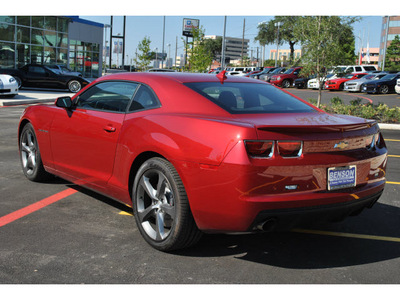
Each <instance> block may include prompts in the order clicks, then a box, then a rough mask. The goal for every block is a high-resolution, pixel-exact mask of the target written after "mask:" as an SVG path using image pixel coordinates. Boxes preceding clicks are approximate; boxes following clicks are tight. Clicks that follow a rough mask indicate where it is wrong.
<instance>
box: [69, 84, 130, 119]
mask: <svg viewBox="0 0 400 300" xmlns="http://www.w3.org/2000/svg"><path fill="white" fill-rule="evenodd" d="M137 87H138V84H137V83H133V82H119V81H109V82H102V83H99V84H96V85H95V86H93V87H91V88H90V89H88V90H87V91H85V92H84V93H83V94H82V95H80V96H79V99H78V102H77V107H81V108H86V109H96V110H105V111H113V112H125V111H126V108H127V106H128V104H129V102H130V101H131V99H132V96H133V94H134V93H135V91H136V88H137Z"/></svg>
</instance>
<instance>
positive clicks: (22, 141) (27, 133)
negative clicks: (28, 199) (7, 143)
mask: <svg viewBox="0 0 400 300" xmlns="http://www.w3.org/2000/svg"><path fill="white" fill-rule="evenodd" d="M19 152H20V160H21V165H22V171H23V172H24V175H25V176H26V178H28V179H29V180H31V181H36V182H45V181H49V179H51V178H52V177H53V176H52V175H51V174H50V173H47V172H46V170H45V169H44V167H43V163H42V157H41V155H40V150H39V144H38V141H37V138H36V134H35V130H34V129H33V126H32V124H31V123H27V124H26V125H25V126H24V128H23V129H22V131H21V134H20V137H19Z"/></svg>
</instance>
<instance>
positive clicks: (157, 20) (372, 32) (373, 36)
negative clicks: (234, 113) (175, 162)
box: [80, 15, 382, 58]
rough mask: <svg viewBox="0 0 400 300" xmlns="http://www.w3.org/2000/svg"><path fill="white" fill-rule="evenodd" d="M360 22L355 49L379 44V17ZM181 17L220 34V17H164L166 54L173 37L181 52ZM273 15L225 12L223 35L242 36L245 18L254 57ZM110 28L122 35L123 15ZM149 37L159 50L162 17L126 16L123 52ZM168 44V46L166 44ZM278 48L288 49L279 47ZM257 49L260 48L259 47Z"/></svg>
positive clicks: (102, 18)
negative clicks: (260, 30) (259, 36)
mask: <svg viewBox="0 0 400 300" xmlns="http://www.w3.org/2000/svg"><path fill="white" fill-rule="evenodd" d="M80 17H81V18H84V19H87V20H92V21H95V22H99V23H103V24H110V16H104V15H103V16H85V15H80ZM361 17H362V19H361V21H360V22H357V23H356V24H355V25H354V34H355V35H356V36H359V38H356V50H358V48H359V46H360V44H361V40H363V46H364V47H366V46H367V40H368V36H369V46H370V47H379V40H380V31H381V24H382V16H361ZM183 18H193V19H199V20H200V26H201V27H203V29H204V30H205V34H206V35H221V36H222V35H223V28H224V16H222V15H220V16H204V15H202V16H195V15H182V16H172V15H167V16H166V17H165V42H164V50H165V52H166V53H168V52H169V51H170V53H171V56H172V57H173V56H174V54H175V48H176V38H178V48H177V53H178V55H179V54H182V53H183V42H182V38H183V36H182V24H183ZM272 18H273V16H248V15H247V16H246V15H243V16H242V15H240V16H239V15H227V24H226V36H229V37H237V38H241V37H242V35H243V20H244V19H245V20H246V21H245V38H246V39H249V40H250V48H253V49H254V52H253V53H254V56H255V55H256V54H255V53H256V47H259V46H260V45H259V44H258V42H256V41H255V40H254V38H255V37H256V35H257V32H258V30H257V25H258V23H260V22H262V21H268V20H270V19H272ZM113 22H114V31H113V34H114V35H117V34H118V33H120V34H121V35H122V33H123V31H122V24H123V17H122V16H121V15H119V16H114V21H113ZM145 36H147V37H149V38H150V40H151V48H152V49H153V50H155V49H156V48H157V49H158V51H159V52H161V49H162V40H163V16H154V15H153V16H151V15H148V16H129V15H128V16H127V21H126V48H125V51H126V55H128V56H129V58H132V57H133V55H134V53H135V51H136V48H137V46H138V44H139V42H140V41H141V40H142V39H143V38H144V37H145ZM107 40H109V29H108V33H107ZM168 44H170V45H171V46H170V47H168V46H167V45H168ZM275 48H276V47H275V45H267V46H266V54H265V55H266V56H265V57H266V58H268V57H269V51H270V50H271V49H275ZM281 48H288V46H287V45H286V46H283V47H281ZM260 51H261V49H260Z"/></svg>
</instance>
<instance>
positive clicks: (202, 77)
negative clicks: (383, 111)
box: [18, 73, 387, 251]
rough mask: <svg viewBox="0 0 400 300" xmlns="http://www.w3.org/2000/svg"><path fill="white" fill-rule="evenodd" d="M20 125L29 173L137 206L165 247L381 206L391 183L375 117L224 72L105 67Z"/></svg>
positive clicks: (146, 230) (29, 112) (145, 232)
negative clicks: (324, 106)
mask: <svg viewBox="0 0 400 300" xmlns="http://www.w3.org/2000/svg"><path fill="white" fill-rule="evenodd" d="M18 132H19V133H18V137H19V152H20V158H21V162H22V168H23V171H24V173H25V175H26V177H27V178H28V179H30V180H33V181H44V180H47V179H49V178H50V177H51V176H49V175H50V174H52V175H56V176H59V177H62V178H64V179H66V180H68V181H71V182H74V183H76V184H79V185H82V186H85V187H87V188H89V189H93V190H95V191H97V192H99V193H102V194H105V195H107V196H109V197H111V198H113V199H116V200H118V201H121V202H123V203H125V204H127V205H129V206H131V207H132V208H133V212H134V216H135V219H136V222H137V226H138V228H139V230H140V232H141V234H142V236H143V237H144V239H145V240H146V241H147V242H148V243H149V244H150V245H152V246H153V247H154V248H156V249H159V250H162V251H171V250H175V249H179V248H184V247H188V246H191V245H193V244H194V243H196V242H197V241H198V240H199V238H200V237H201V235H202V233H203V232H243V231H257V230H258V231H261V230H263V231H269V230H275V229H287V228H290V227H293V226H299V225H300V224H304V223H307V222H308V221H310V220H312V221H316V220H322V221H332V220H339V219H342V218H344V217H346V216H348V215H355V214H357V213H359V212H361V210H362V209H363V208H365V207H372V205H373V204H374V203H375V202H376V201H377V200H378V198H379V197H380V195H381V194H382V192H383V189H384V185H385V168H386V163H387V149H386V145H385V142H384V139H383V137H382V135H381V133H380V131H379V128H378V125H377V123H376V122H375V121H372V120H364V119H360V118H356V117H352V116H343V115H332V114H328V113H325V112H323V111H321V110H320V109H318V108H316V107H314V106H312V105H310V104H309V103H307V102H305V101H303V100H301V99H299V98H297V97H295V96H293V95H291V94H290V93H288V92H286V91H283V90H281V89H280V88H277V87H275V86H273V85H270V84H268V83H265V82H262V81H259V80H254V79H248V78H243V77H236V76H228V78H226V76H225V75H224V74H223V73H220V74H219V75H217V76H215V75H208V74H188V73H168V74H167V73H122V74H115V75H109V76H105V77H102V78H99V79H97V80H95V81H94V82H92V83H91V84H90V85H88V86H87V87H86V88H85V89H83V90H82V91H80V92H79V93H78V94H76V95H75V96H74V97H73V98H72V99H71V98H70V97H60V98H58V99H57V100H56V102H55V104H54V105H38V106H31V107H28V108H27V109H26V110H25V112H24V114H23V116H22V117H21V120H20V124H19V131H18Z"/></svg>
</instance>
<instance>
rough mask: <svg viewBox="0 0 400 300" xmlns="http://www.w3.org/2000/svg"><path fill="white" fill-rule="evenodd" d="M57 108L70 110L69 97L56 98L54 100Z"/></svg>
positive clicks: (70, 101)
mask: <svg viewBox="0 0 400 300" xmlns="http://www.w3.org/2000/svg"><path fill="white" fill-rule="evenodd" d="M56 106H57V107H63V108H68V109H70V108H72V99H71V97H70V96H65V97H58V98H57V100H56Z"/></svg>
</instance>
